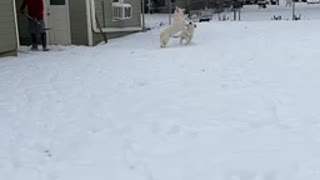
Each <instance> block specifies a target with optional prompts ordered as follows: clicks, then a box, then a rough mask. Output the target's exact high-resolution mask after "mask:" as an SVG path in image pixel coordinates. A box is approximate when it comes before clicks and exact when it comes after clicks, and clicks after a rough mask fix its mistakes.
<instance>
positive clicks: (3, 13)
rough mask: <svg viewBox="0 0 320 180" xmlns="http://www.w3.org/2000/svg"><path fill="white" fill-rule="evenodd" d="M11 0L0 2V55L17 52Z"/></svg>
mask: <svg viewBox="0 0 320 180" xmlns="http://www.w3.org/2000/svg"><path fill="white" fill-rule="evenodd" d="M13 8H14V7H13V4H12V0H1V1H0V54H8V53H9V52H10V54H12V53H14V52H16V51H17V47H18V45H17V37H16V26H15V14H14V9H13Z"/></svg>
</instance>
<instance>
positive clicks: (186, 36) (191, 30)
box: [172, 22, 197, 44]
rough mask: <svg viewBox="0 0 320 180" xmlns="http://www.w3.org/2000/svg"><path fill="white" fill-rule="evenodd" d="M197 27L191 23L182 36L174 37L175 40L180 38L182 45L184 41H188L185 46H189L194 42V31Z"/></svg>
mask: <svg viewBox="0 0 320 180" xmlns="http://www.w3.org/2000/svg"><path fill="white" fill-rule="evenodd" d="M196 27H197V25H195V24H193V23H192V22H190V23H189V24H188V25H187V27H186V29H185V30H183V31H182V32H181V33H180V34H178V35H176V36H172V37H174V38H180V44H182V43H183V40H185V41H186V43H185V44H189V43H190V41H191V40H192V37H193V33H194V29H195V28H196Z"/></svg>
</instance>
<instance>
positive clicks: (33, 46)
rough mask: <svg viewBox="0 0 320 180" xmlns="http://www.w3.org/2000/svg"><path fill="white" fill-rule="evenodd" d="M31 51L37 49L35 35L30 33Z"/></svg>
mask: <svg viewBox="0 0 320 180" xmlns="http://www.w3.org/2000/svg"><path fill="white" fill-rule="evenodd" d="M31 44H32V45H31V51H38V43H37V35H36V34H31Z"/></svg>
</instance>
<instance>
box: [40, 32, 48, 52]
mask: <svg viewBox="0 0 320 180" xmlns="http://www.w3.org/2000/svg"><path fill="white" fill-rule="evenodd" d="M41 43H42V50H43V51H49V49H48V48H47V34H46V33H42V34H41Z"/></svg>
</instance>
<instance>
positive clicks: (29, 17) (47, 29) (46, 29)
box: [22, 13, 51, 31]
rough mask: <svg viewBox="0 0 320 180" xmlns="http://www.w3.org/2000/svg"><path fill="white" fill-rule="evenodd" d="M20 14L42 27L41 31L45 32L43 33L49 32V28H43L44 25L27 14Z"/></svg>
mask: <svg viewBox="0 0 320 180" xmlns="http://www.w3.org/2000/svg"><path fill="white" fill-rule="evenodd" d="M22 14H23V15H25V16H26V17H27V18H28V19H31V20H32V21H34V22H36V23H37V24H38V25H39V26H41V27H42V30H45V31H49V30H51V28H46V27H44V25H42V24H41V23H40V22H39V21H38V20H37V19H35V18H33V17H31V16H30V15H29V14H27V13H22Z"/></svg>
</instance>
